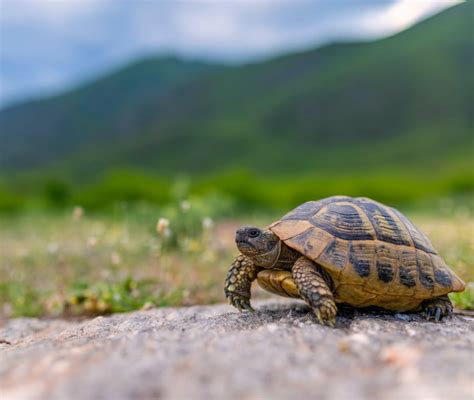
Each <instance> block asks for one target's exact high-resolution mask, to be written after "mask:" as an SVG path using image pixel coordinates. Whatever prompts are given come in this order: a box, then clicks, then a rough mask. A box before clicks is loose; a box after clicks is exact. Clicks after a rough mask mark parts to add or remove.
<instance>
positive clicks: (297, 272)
mask: <svg viewBox="0 0 474 400" xmlns="http://www.w3.org/2000/svg"><path fill="white" fill-rule="evenodd" d="M318 269H319V268H318V266H317V265H316V264H315V263H313V262H312V261H311V260H309V259H307V258H306V257H300V258H298V260H296V262H295V264H294V265H293V268H292V273H293V279H294V280H295V283H296V286H297V287H298V289H299V291H300V295H301V297H302V298H303V300H304V301H306V303H308V304H309V305H310V307H311V308H312V309H313V311H314V313H315V314H316V316H317V317H318V320H319V322H320V323H321V324H322V325H330V326H334V325H335V323H336V314H337V307H336V303H335V301H334V296H333V294H332V292H331V289H330V287H329V284H330V283H329V282H327V281H326V280H325V278H324V277H323V273H322V272H321V271H320V270H318ZM326 279H327V278H326Z"/></svg>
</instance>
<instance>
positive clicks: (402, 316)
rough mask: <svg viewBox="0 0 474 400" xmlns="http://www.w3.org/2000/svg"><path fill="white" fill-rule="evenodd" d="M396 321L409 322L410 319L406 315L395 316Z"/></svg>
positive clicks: (398, 314)
mask: <svg viewBox="0 0 474 400" xmlns="http://www.w3.org/2000/svg"><path fill="white" fill-rule="evenodd" d="M395 318H396V319H401V320H402V321H411V317H410V316H409V315H408V314H400V313H397V314H395Z"/></svg>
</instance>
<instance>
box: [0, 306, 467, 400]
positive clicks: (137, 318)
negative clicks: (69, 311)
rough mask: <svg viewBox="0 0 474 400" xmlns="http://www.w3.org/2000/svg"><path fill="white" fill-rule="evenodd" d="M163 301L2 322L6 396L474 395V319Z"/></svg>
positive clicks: (1, 377)
mask: <svg viewBox="0 0 474 400" xmlns="http://www.w3.org/2000/svg"><path fill="white" fill-rule="evenodd" d="M254 305H255V306H256V308H257V312H255V313H252V314H239V313H238V312H235V311H234V309H232V308H231V307H230V306H226V305H217V306H202V307H190V308H162V309H153V310H148V311H141V312H134V313H130V314H117V315H112V316H110V317H98V318H95V319H90V320H84V321H80V322H78V321H64V320H40V319H14V320H9V321H6V322H4V323H3V325H2V327H1V329H0V342H1V344H0V390H1V398H2V399H3V400H7V399H65V400H66V399H68V400H75V399H88V400H89V399H114V400H120V399H298V400H302V399H309V398H314V399H351V400H352V399H384V400H391V399H397V400H399V399H423V400H424V399H430V400H431V399H433V400H436V399H440V400H441V399H443V400H446V399H473V398H474V318H471V317H468V316H455V317H454V318H453V319H452V320H449V321H446V322H444V323H440V324H435V323H431V322H426V321H424V320H423V319H422V318H420V317H419V316H415V315H408V314H396V315H376V314H361V313H355V314H354V315H350V314H348V315H345V316H341V317H338V320H337V328H336V329H332V328H329V327H323V326H320V325H318V324H317V323H315V318H314V317H313V316H312V314H311V313H310V312H309V310H308V308H306V306H304V305H303V304H302V303H300V302H290V301H287V302H285V301H265V302H255V303H254Z"/></svg>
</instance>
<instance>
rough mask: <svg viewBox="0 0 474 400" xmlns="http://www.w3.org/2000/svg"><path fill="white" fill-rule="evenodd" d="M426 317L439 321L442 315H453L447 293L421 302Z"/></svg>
mask: <svg viewBox="0 0 474 400" xmlns="http://www.w3.org/2000/svg"><path fill="white" fill-rule="evenodd" d="M421 307H422V308H423V310H424V312H425V315H426V319H427V320H430V319H434V320H435V321H436V322H439V321H440V320H441V319H442V318H443V317H451V316H452V315H453V304H452V303H451V300H449V297H448V295H444V296H440V297H435V298H434V299H428V300H425V301H424V302H423V303H421Z"/></svg>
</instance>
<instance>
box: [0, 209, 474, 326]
mask: <svg viewBox="0 0 474 400" xmlns="http://www.w3.org/2000/svg"><path fill="white" fill-rule="evenodd" d="M207 211H208V210H206V208H205V207H203V206H202V205H199V202H193V201H191V202H190V203H189V202H181V203H179V204H178V205H177V206H176V207H174V208H167V209H166V208H161V209H157V208H149V207H141V208H140V207H134V208H133V209H128V210H116V211H115V212H110V213H101V214H89V213H88V212H87V211H86V212H83V210H82V209H80V208H76V209H75V210H67V211H64V212H46V211H42V212H39V211H32V212H24V213H21V214H17V215H13V216H5V215H4V216H1V217H0V226H1V227H2V229H1V230H0V256H1V257H0V276H2V283H0V306H1V308H0V315H1V316H3V317H15V316H69V315H97V314H105V313H111V312H124V311H130V310H135V309H140V308H143V307H145V308H147V307H149V306H186V305H192V304H209V303H216V302H223V301H225V298H224V295H223V280H224V277H225V274H226V272H227V269H228V266H229V265H230V263H231V261H232V258H233V257H234V255H235V254H236V249H235V247H234V244H233V232H234V229H235V227H236V226H238V225H239V224H240V223H247V222H252V223H256V224H259V225H265V224H266V223H269V222H271V221H272V220H273V219H274V217H275V216H274V217H270V216H263V215H256V216H252V217H247V218H245V219H244V218H241V221H240V220H239V221H234V222H232V221H225V220H223V221H221V222H219V223H215V222H214V221H213V219H212V216H211V215H209V214H206V213H207ZM408 213H409V216H410V218H411V219H412V220H413V221H414V222H415V223H416V224H417V225H418V226H419V227H420V228H421V229H422V230H423V231H424V232H425V233H427V234H428V236H429V237H430V239H431V240H432V242H433V244H434V246H435V247H436V248H437V249H438V250H439V252H440V254H441V255H442V256H443V257H444V258H445V260H446V261H447V263H448V264H449V265H450V266H451V267H452V268H453V270H455V271H456V272H457V273H458V274H459V275H460V276H461V277H462V278H463V279H464V280H465V281H466V282H473V281H474V237H473V234H472V233H473V232H474V216H473V215H472V212H471V211H469V210H468V209H467V208H466V207H457V206H455V205H453V204H451V203H442V204H441V209H437V210H435V212H433V211H431V212H428V213H421V212H419V211H414V210H412V211H408ZM160 217H161V218H164V217H166V218H167V219H168V221H169V225H168V224H167V223H164V222H163V221H165V222H166V220H162V222H161V223H160V224H158V226H157V222H158V220H159V218H160ZM276 217H278V216H276ZM254 293H255V296H256V297H261V296H264V295H265V294H264V293H263V292H262V291H261V290H259V289H256V290H255V291H254ZM452 299H453V300H454V301H455V303H456V305H457V306H458V307H462V308H466V309H472V308H473V307H474V303H473V299H474V295H473V288H472V286H470V288H469V290H468V291H466V292H464V293H462V294H454V295H452Z"/></svg>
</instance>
